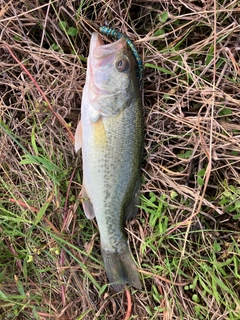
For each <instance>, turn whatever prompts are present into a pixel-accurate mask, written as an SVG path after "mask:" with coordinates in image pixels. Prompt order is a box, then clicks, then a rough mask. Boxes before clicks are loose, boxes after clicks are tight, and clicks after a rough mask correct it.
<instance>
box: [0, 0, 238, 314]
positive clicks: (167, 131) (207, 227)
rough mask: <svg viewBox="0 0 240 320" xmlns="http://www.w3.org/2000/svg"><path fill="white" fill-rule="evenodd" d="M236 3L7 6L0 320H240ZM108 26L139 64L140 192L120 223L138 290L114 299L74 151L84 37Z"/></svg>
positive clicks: (0, 121) (1, 76)
mask: <svg viewBox="0 0 240 320" xmlns="http://www.w3.org/2000/svg"><path fill="white" fill-rule="evenodd" d="M239 5H240V1H237V0H233V1H225V2H224V1H218V2H216V1H215V2H201V1H195V2H191V1H190V2H187V3H183V2H182V1H178V0H176V1H165V2H161V3H157V2H156V1H147V2H144V1H136V2H132V3H131V5H130V4H127V2H124V1H121V0H111V1H92V0H88V1H74V2H66V3H61V5H60V4H59V3H58V2H57V1H41V2H39V1H27V0H26V1H22V2H19V1H15V0H13V1H12V2H8V1H3V3H2V7H1V10H0V29H1V33H0V57H1V58H0V93H1V95H0V106H1V108H0V319H1V320H5V319H17V320H22V319H24V320H25V319H40V320H42V319H44V320H45V319H59V320H65V319H74V320H75V319H77V320H80V319H84V320H88V319H91V320H92V319H112V318H114V319H127V318H129V319H164V320H167V319H184V320H190V319H191V320H202V319H211V320H215V319H219V320H220V319H227V320H235V319H240V299H239V293H240V285H239V283H240V249H239V241H240V238H239V230H240V229H239V227H240V225H239V215H240V188H239V183H240V178H239V177H240V166H239V163H240V143H239V135H240V125H239V123H240V114H239V101H240V89H239V88H240V81H239V76H240V67H239V59H240V53H239V46H240V38H239V34H240V27H239V19H240V11H239ZM105 23H108V25H109V26H110V27H113V28H118V29H119V30H120V31H121V32H123V33H124V34H126V35H127V36H129V38H130V39H131V40H133V41H134V43H135V44H136V46H137V48H138V51H139V52H140V53H141V55H142V56H143V58H144V64H145V76H144V85H143V93H144V110H145V123H146V131H145V132H146V134H145V151H144V160H143V166H142V182H143V183H142V195H141V203H140V206H139V215H138V216H137V219H135V220H133V221H130V222H129V223H128V224H127V227H126V232H127V234H128V239H129V243H130V246H131V247H132V249H133V250H132V251H133V254H134V257H135V260H136V262H137V264H138V266H139V272H140V275H141V281H142V284H143V289H142V290H141V291H137V290H135V289H134V288H129V291H127V290H126V291H125V292H120V293H117V294H116V293H114V292H113V290H112V289H111V288H110V287H109V285H108V282H107V278H106V274H105V271H104V268H103V264H102V258H101V254H100V243H99V234H98V230H97V225H96V222H95V221H89V220H87V219H86V218H85V217H84V214H83V212H82V208H81V204H80V199H79V192H80V190H81V177H82V170H81V155H76V154H75V152H74V148H73V134H74V131H75V128H76V126H77V122H78V120H79V113H80V105H81V96H82V89H83V86H84V82H85V70H86V58H87V55H88V48H89V40H90V36H91V33H92V32H93V31H94V30H97V29H98V28H99V26H101V25H104V24H105ZM129 292H130V297H129Z"/></svg>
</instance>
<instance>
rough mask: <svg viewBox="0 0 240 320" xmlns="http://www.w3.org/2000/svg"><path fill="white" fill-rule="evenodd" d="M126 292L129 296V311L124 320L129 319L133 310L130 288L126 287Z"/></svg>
mask: <svg viewBox="0 0 240 320" xmlns="http://www.w3.org/2000/svg"><path fill="white" fill-rule="evenodd" d="M125 292H126V296H127V304H128V307H127V313H126V317H125V318H124V320H128V319H129V318H130V316H131V312H132V298H131V293H130V291H129V289H128V288H125Z"/></svg>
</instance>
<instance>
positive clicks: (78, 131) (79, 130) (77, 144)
mask: <svg viewBox="0 0 240 320" xmlns="http://www.w3.org/2000/svg"><path fill="white" fill-rule="evenodd" d="M81 148H82V122H81V120H80V121H79V122H78V125H77V129H76V132H75V151H76V152H78V150H79V149H81Z"/></svg>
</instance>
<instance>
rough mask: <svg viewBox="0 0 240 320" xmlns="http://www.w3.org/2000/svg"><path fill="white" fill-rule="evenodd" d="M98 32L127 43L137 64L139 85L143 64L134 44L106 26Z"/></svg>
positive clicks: (126, 37)
mask: <svg viewBox="0 0 240 320" xmlns="http://www.w3.org/2000/svg"><path fill="white" fill-rule="evenodd" d="M99 31H100V33H102V34H104V35H106V36H110V37H112V38H114V39H116V40H119V39H121V38H124V39H125V40H126V42H127V45H128V47H129V49H130V50H131V52H132V55H133V57H134V59H135V61H136V63H137V77H138V79H139V83H140V85H141V84H142V78H143V71H144V70H143V69H144V68H143V62H142V59H141V57H140V55H139V54H138V52H137V49H136V47H135V46H134V44H133V43H132V41H131V40H130V39H129V37H128V36H126V35H124V34H122V33H121V32H119V31H117V30H115V29H112V28H109V27H106V26H102V27H100V28H99Z"/></svg>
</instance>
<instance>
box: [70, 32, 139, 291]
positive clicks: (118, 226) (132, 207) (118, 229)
mask: <svg viewBox="0 0 240 320" xmlns="http://www.w3.org/2000/svg"><path fill="white" fill-rule="evenodd" d="M80 148H82V159H83V184H82V192H81V194H82V198H83V199H86V200H84V201H83V210H84V213H85V215H86V216H87V218H89V219H93V218H94V217H96V220H97V223H98V227H99V232H100V240H101V252H102V257H103V261H104V266H105V270H106V273H107V276H108V279H109V282H110V284H111V285H112V286H113V288H114V289H115V290H116V291H119V290H121V289H122V288H124V286H125V285H126V284H129V285H132V286H134V287H136V288H138V289H140V288H141V283H140V280H139V275H138V272H137V267H136V265H135V263H134V261H133V258H132V255H131V253H130V251H129V247H128V244H127V238H126V235H125V233H124V223H125V220H126V219H128V218H133V217H135V215H136V214H137V207H136V205H137V204H138V196H137V195H138V191H139V188H140V169H141V158H142V149H143V110H142V104H141V98H140V89H139V81H138V79H137V74H136V66H135V62H134V59H133V57H132V53H131V50H129V48H128V45H127V42H126V39H124V38H120V39H119V40H117V41H115V42H113V43H111V44H106V45H104V43H103V40H102V39H101V36H100V35H99V34H98V33H93V35H92V37H91V42H90V49H89V56H88V62H87V75H86V83H85V86H84V90H83V96H82V105H81V121H80V122H79V124H78V127H77V130H76V133H75V150H76V151H78V150H79V149H80Z"/></svg>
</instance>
